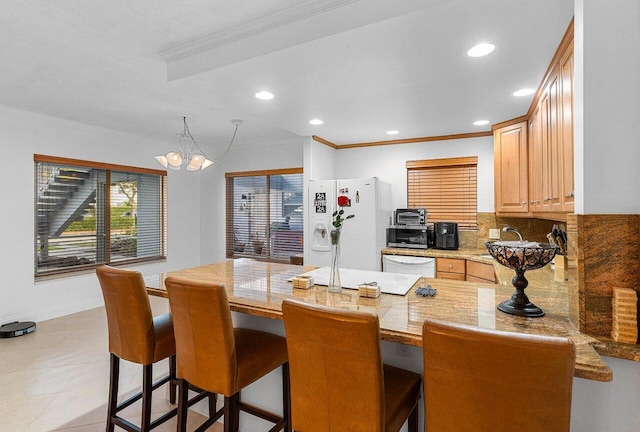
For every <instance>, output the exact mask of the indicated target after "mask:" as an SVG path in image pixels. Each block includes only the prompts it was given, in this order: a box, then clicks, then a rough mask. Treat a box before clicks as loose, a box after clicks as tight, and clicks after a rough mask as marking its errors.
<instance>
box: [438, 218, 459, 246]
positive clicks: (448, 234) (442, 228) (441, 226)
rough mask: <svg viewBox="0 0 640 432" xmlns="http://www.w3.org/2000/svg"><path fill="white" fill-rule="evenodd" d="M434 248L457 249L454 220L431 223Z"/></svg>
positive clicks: (456, 226) (456, 229)
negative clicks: (434, 241)
mask: <svg viewBox="0 0 640 432" xmlns="http://www.w3.org/2000/svg"><path fill="white" fill-rule="evenodd" d="M433 230H434V231H435V237H436V244H435V248H436V249H458V245H459V240H458V224H457V223H456V222H436V223H434V224H433Z"/></svg>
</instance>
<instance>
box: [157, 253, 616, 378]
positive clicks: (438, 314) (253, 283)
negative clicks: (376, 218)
mask: <svg viewBox="0 0 640 432" xmlns="http://www.w3.org/2000/svg"><path fill="white" fill-rule="evenodd" d="M313 269H314V267H305V266H297V265H290V264H280V263H268V262H262V261H255V260H251V259H236V260H226V261H223V262H218V263H213V264H207V265H202V266H199V267H193V268H189V269H184V270H178V271H173V272H170V273H162V274H159V275H154V276H149V277H146V278H145V282H146V285H147V291H148V292H149V294H150V295H156V296H162V297H166V296H167V292H166V289H165V287H164V279H165V278H166V277H167V276H169V275H171V276H180V277H186V278H189V279H195V280H199V281H203V282H213V283H218V284H222V285H224V286H225V287H226V289H227V294H228V297H229V305H230V307H231V310H232V311H235V312H240V313H245V314H250V315H254V316H259V317H265V318H271V319H279V320H281V319H282V309H281V308H282V300H283V299H285V298H296V299H299V300H303V301H306V302H309V303H315V304H320V305H327V306H333V307H338V308H344V309H352V310H361V311H368V312H373V313H376V314H377V315H378V316H379V318H380V332H381V337H382V339H383V340H386V341H390V342H395V343H400V344H405V345H413V346H417V347H420V346H421V345H422V323H423V321H424V320H425V319H426V318H433V319H439V320H446V321H451V322H455V323H460V324H467V325H473V326H478V327H482V328H488V329H495V330H502V331H508V332H516V333H527V334H542V335H550V336H567V337H569V338H571V339H572V340H573V341H574V343H575V346H576V365H575V376H576V377H580V378H585V379H589V380H595V381H611V379H612V372H611V369H609V367H608V366H607V364H606V363H605V362H604V361H603V360H602V359H601V358H600V355H599V354H598V353H597V352H596V351H595V349H594V347H593V344H595V343H596V342H597V341H596V340H595V339H594V338H592V337H590V336H587V335H585V334H582V333H580V332H579V331H578V330H577V329H576V328H575V326H574V325H573V324H572V322H571V320H570V319H569V316H568V309H567V307H566V304H567V295H568V294H567V293H566V292H565V291H563V290H561V289H559V288H557V287H555V286H551V287H536V286H530V287H529V288H528V289H527V292H528V294H529V295H530V296H532V297H533V298H535V299H536V304H537V305H539V306H540V307H542V308H543V309H544V311H545V312H546V315H545V316H544V317H541V318H524V317H517V316H513V315H507V314H504V313H502V312H500V311H498V310H497V309H496V306H497V305H498V304H499V303H500V302H502V301H504V300H506V299H508V298H509V297H510V296H511V294H512V292H513V287H512V286H511V285H502V284H492V283H477V282H463V281H454V280H444V279H429V278H420V279H419V280H418V282H417V283H416V284H415V285H414V286H413V287H412V288H411V289H410V290H409V292H408V293H407V294H406V295H404V296H401V295H393V294H381V295H380V297H378V298H363V297H359V295H358V291H357V290H351V289H343V290H342V292H341V293H329V292H328V291H327V287H326V286H322V285H314V286H312V287H311V288H309V289H306V290H305V289H297V288H293V285H292V283H291V282H290V279H291V278H292V277H294V276H296V275H300V274H302V273H305V272H307V271H311V270H313ZM363 282H364V281H363ZM427 285H430V286H431V287H432V288H435V289H436V290H437V293H436V295H435V296H433V297H421V296H418V295H416V293H415V290H416V289H417V288H418V287H421V286H427Z"/></svg>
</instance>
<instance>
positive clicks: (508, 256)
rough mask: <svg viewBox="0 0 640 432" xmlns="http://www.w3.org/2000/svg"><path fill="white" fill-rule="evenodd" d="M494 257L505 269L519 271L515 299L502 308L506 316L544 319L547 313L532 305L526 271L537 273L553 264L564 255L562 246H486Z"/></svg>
mask: <svg viewBox="0 0 640 432" xmlns="http://www.w3.org/2000/svg"><path fill="white" fill-rule="evenodd" d="M485 245H486V246H487V250H488V251H489V253H490V254H491V256H492V257H493V258H494V259H495V260H496V261H498V262H499V263H500V264H502V265H503V266H505V267H508V268H510V269H512V270H515V271H516V275H515V276H514V277H513V279H512V280H511V283H512V284H513V286H514V287H515V288H516V291H515V292H514V293H513V295H512V296H511V298H510V299H509V300H507V301H504V302H502V303H500V304H499V305H498V310H501V311H502V312H505V313H508V314H511V315H518V316H524V317H541V316H544V311H543V310H542V309H540V308H539V307H538V306H536V305H534V304H533V303H531V302H530V301H529V297H527V295H526V294H525V293H524V289H525V288H526V287H527V285H529V282H528V281H527V279H526V278H525V277H524V272H525V271H526V270H535V269H539V268H542V267H544V266H546V265H547V264H549V262H550V261H551V260H552V259H553V257H555V256H556V253H558V252H559V251H560V248H559V247H558V246H555V245H552V244H549V243H538V242H528V241H502V240H500V241H490V242H486V243H485Z"/></svg>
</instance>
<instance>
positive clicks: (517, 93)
mask: <svg viewBox="0 0 640 432" xmlns="http://www.w3.org/2000/svg"><path fill="white" fill-rule="evenodd" d="M535 92H536V91H535V90H534V89H532V88H523V89H520V90H518V91H514V92H513V95H514V96H529V95H532V94H534V93H535Z"/></svg>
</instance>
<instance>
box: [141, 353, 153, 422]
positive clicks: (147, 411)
mask: <svg viewBox="0 0 640 432" xmlns="http://www.w3.org/2000/svg"><path fill="white" fill-rule="evenodd" d="M152 386H153V364H148V365H144V366H143V367H142V422H141V423H140V432H148V431H149V430H150V426H151V392H152Z"/></svg>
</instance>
